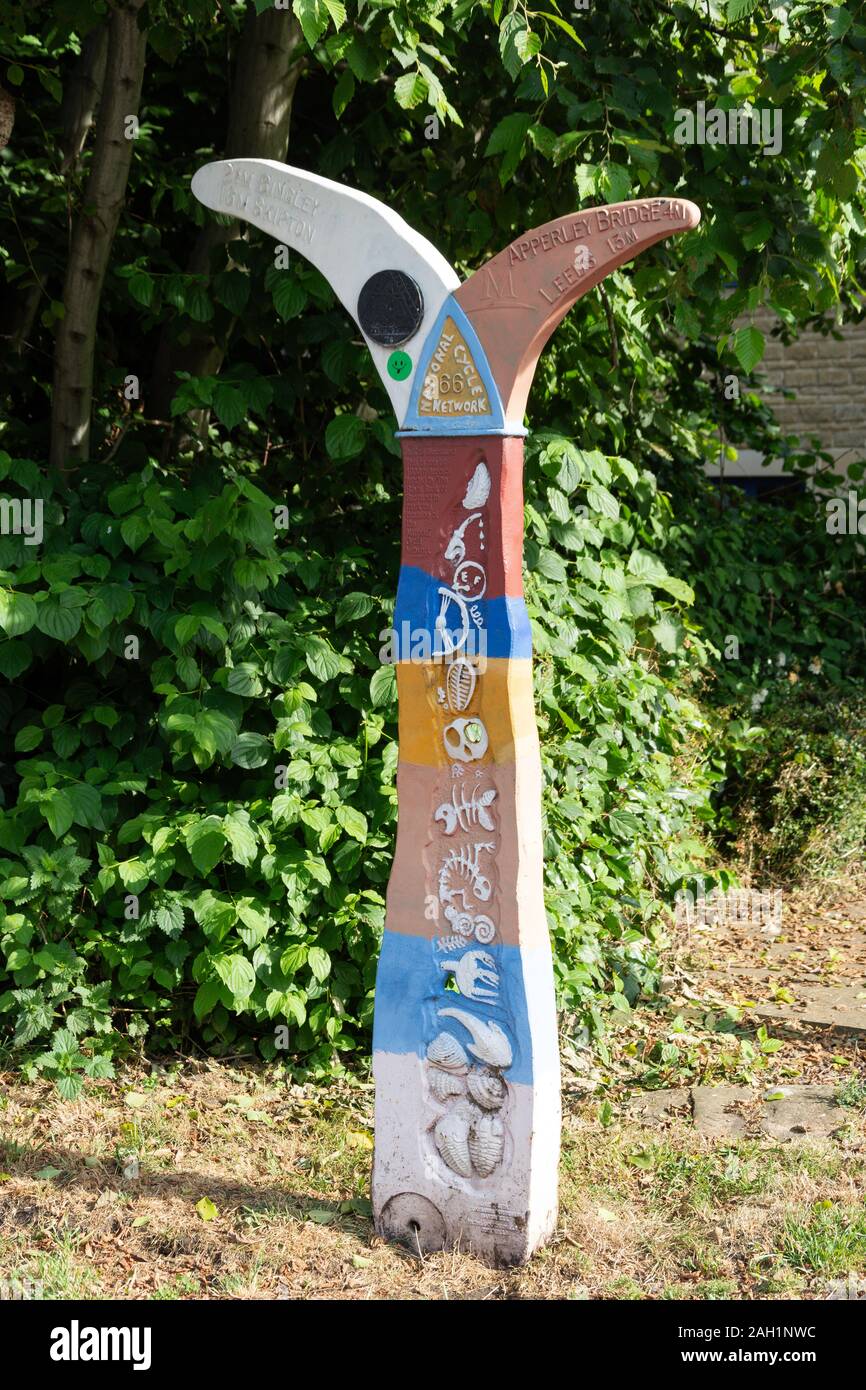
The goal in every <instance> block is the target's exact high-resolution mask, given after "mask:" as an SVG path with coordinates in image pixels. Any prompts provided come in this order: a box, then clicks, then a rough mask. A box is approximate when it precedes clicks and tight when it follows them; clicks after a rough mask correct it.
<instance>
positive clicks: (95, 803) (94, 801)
mask: <svg viewBox="0 0 866 1390" xmlns="http://www.w3.org/2000/svg"><path fill="white" fill-rule="evenodd" d="M66 794H67V796H68V797H69V800H70V802H71V803H72V810H73V818H74V821H75V824H76V825H82V826H85V827H95V828H96V829H101V827H102V797H101V795H100V793H99V791H98V790H97V788H96V787H92V786H91V785H90V783H89V782H76V783H75V784H74V785H73V786H70V787H67V788H66Z"/></svg>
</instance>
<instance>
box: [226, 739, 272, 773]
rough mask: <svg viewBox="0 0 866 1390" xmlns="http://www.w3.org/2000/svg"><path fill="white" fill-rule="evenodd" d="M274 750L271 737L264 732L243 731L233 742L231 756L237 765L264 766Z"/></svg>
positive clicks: (247, 766)
mask: <svg viewBox="0 0 866 1390" xmlns="http://www.w3.org/2000/svg"><path fill="white" fill-rule="evenodd" d="M273 751H274V750H273V745H272V744H271V741H270V739H267V738H265V736H264V734H253V733H243V734H241V735H240V737H239V738H237V739H235V741H234V743H233V744H232V749H231V758H232V762H233V763H235V764H236V766H237V767H246V768H254V767H264V765H265V763H267V762H269V761H270V760H271V757H272V756H273Z"/></svg>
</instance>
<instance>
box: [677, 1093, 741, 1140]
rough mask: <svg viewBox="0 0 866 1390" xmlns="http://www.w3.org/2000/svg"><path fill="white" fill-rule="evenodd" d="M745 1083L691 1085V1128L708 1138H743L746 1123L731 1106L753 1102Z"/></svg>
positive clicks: (739, 1113)
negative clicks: (692, 1126) (740, 1084)
mask: <svg viewBox="0 0 866 1390" xmlns="http://www.w3.org/2000/svg"><path fill="white" fill-rule="evenodd" d="M755 1099H756V1094H755V1092H754V1091H751V1090H750V1089H749V1087H748V1086H693V1087H692V1114H693V1117H694V1125H695V1129H696V1130H697V1131H698V1133H699V1134H706V1135H707V1136H708V1137H709V1138H711V1139H745V1137H746V1135H747V1134H748V1125H747V1124H746V1118H745V1116H744V1115H743V1114H742V1113H741V1112H740V1111H739V1110H735V1109H733V1107H734V1106H735V1105H742V1104H743V1103H750V1102H753V1101H755Z"/></svg>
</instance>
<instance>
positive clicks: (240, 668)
mask: <svg viewBox="0 0 866 1390" xmlns="http://www.w3.org/2000/svg"><path fill="white" fill-rule="evenodd" d="M226 684H227V686H228V688H229V690H230V691H231V692H232V694H233V695H244V696H247V697H248V698H251V697H252V696H254V695H261V693H262V682H261V677H260V675H259V668H258V667H257V666H256V664H255V662H252V661H241V662H239V663H238V665H237V666H235V667H233V668H232V670H231V671H229V674H228V680H227V681H226Z"/></svg>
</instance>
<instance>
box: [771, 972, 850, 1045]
mask: <svg viewBox="0 0 866 1390" xmlns="http://www.w3.org/2000/svg"><path fill="white" fill-rule="evenodd" d="M793 992H794V996H795V1003H793V1004H785V1005H782V1004H772V1003H766V1004H764V1003H761V1004H758V1006H757V1008H756V1009H755V1011H754V1012H755V1013H756V1014H757V1015H758V1017H759V1018H773V1019H779V1020H781V1021H783V1022H786V1023H789V1022H791V1021H792V1020H794V1019H797V1020H799V1021H801V1022H803V1023H816V1024H820V1025H822V1026H823V1027H827V1028H842V1029H844V1031H845V1032H846V1033H863V1034H866V998H863V995H864V993H866V991H864V987H863V984H862V982H858V983H856V984H853V985H838V986H833V985H801V986H800V987H799V988H798V987H797V986H796V985H794V986H793Z"/></svg>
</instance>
